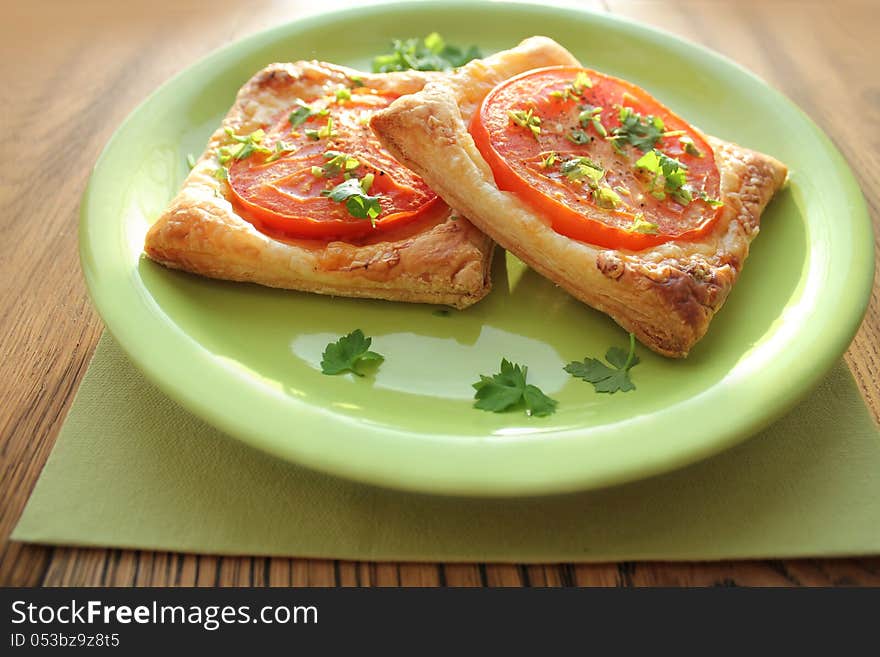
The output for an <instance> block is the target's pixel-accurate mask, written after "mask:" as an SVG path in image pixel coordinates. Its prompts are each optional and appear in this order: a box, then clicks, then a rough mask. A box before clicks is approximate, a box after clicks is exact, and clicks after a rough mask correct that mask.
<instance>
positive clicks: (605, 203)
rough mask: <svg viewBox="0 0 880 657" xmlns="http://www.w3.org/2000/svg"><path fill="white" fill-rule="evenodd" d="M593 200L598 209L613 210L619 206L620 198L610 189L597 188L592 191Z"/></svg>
mask: <svg viewBox="0 0 880 657" xmlns="http://www.w3.org/2000/svg"><path fill="white" fill-rule="evenodd" d="M593 200H594V201H595V202H596V205H598V206H599V207H600V208H605V209H606V210H613V209H614V208H616V207H617V206H618V205H620V197H619V196H618V195H617V192H615V191H614V190H613V189H611V188H610V187H598V188H596V189H594V190H593Z"/></svg>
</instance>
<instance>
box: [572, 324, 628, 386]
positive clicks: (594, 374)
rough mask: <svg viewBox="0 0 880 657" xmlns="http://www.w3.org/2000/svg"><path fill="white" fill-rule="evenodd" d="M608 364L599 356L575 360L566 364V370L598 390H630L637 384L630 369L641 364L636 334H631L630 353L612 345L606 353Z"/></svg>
mask: <svg viewBox="0 0 880 657" xmlns="http://www.w3.org/2000/svg"><path fill="white" fill-rule="evenodd" d="M605 360H606V361H608V364H607V365H606V364H605V363H603V362H602V361H601V360H599V359H598V358H584V361H583V362H582V363H581V362H578V361H573V362H571V363H569V364H568V365H566V366H565V371H566V372H568V373H569V374H571V375H572V376H574V377H577V378H579V379H583V380H584V381H586V382H588V383H592V384H593V388H595V390H596V392H607V393H610V394H614V393H615V392H617V391H618V390H620V391H621V392H629V391H630V390H635V389H636V386H635V384H633V382H632V380H631V379H630V378H629V371H630V370H631V369H632V368H633V367H635V366H636V365H638V364H639V357H638V356H636V336H635V335H633V334H632V333H630V334H629V353H627V352H625V351H624V350H623V349H621V348H620V347H611V349H609V350H608V351H607V352H606V354H605Z"/></svg>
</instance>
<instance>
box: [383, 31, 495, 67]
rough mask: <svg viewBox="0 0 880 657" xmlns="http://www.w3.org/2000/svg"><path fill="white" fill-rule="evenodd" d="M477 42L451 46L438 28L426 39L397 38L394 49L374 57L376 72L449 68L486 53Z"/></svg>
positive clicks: (393, 43) (461, 64) (392, 43)
mask: <svg viewBox="0 0 880 657" xmlns="http://www.w3.org/2000/svg"><path fill="white" fill-rule="evenodd" d="M482 56H483V55H482V53H481V52H480V51H479V49H478V48H477V47H476V46H471V47H470V48H468V49H467V50H462V49H461V48H458V47H456V46H451V45H449V44H448V43H446V41H444V40H443V37H441V36H440V35H439V34H437V33H436V32H432V33H431V34H429V35H428V36H426V37H425V38H424V39H395V40H394V41H392V42H391V52H390V53H387V54H385V55H379V56H377V57H375V58H374V59H373V72H374V73H388V72H389V71H406V70H409V69H415V70H417V71H449V70H452V69H454V68H458V67H459V66H463V65H465V64H467V63H468V62H469V61H471V60H472V59H477V58H478V57H482Z"/></svg>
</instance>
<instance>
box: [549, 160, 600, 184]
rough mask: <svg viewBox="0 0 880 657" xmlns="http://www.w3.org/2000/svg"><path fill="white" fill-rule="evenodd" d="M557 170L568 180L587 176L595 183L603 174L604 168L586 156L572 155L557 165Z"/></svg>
mask: <svg viewBox="0 0 880 657" xmlns="http://www.w3.org/2000/svg"><path fill="white" fill-rule="evenodd" d="M559 170H560V171H561V172H562V173H563V175H565V177H566V178H568V179H569V180H582V179H584V178H588V179H589V181H590V182H591V183H592V184H597V183H598V182H599V181H600V180H602V177H603V176H604V175H605V169H603V168H602V167H601V166H599V165H598V164H596V163H595V162H593V161H592V160H591V159H590V158H588V157H573V158H571V159H568V160H565V161H564V162H563V163H562V164H561V165H560V166H559Z"/></svg>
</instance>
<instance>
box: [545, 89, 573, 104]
mask: <svg viewBox="0 0 880 657" xmlns="http://www.w3.org/2000/svg"><path fill="white" fill-rule="evenodd" d="M550 97H551V98H556V99H557V100H562V101H566V100H568V99H569V98H574V94H573V93H572V91H571V87H570V86H568V87H565V89H556V90H555V91H551V92H550Z"/></svg>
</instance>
